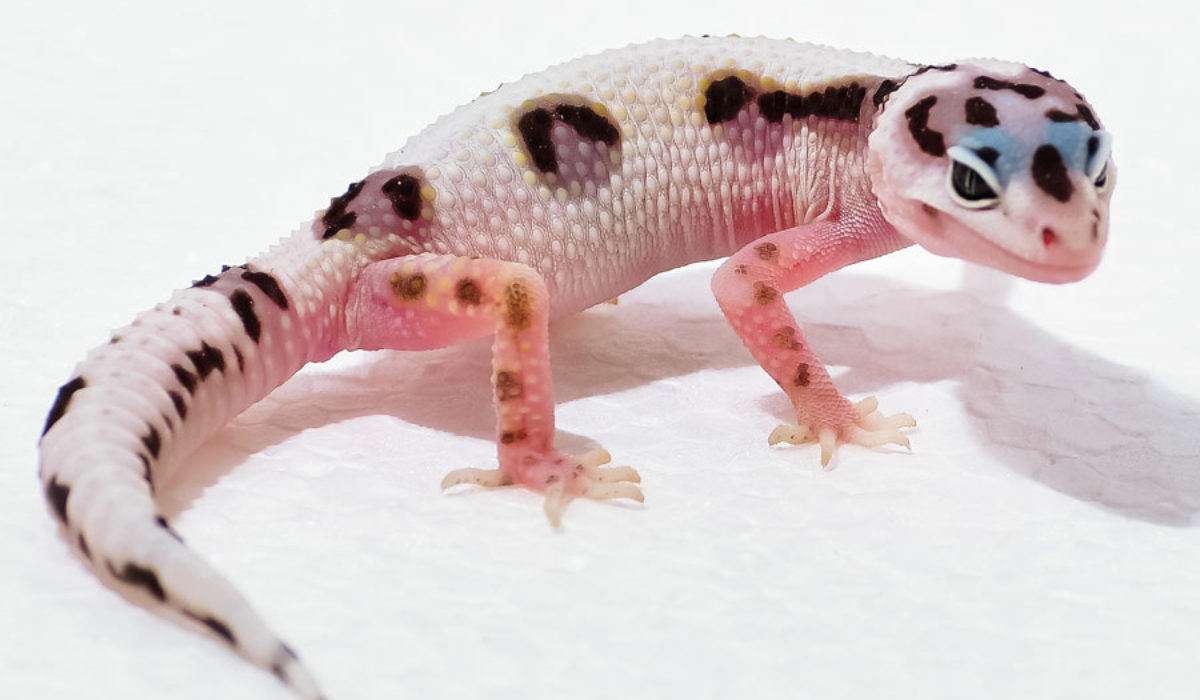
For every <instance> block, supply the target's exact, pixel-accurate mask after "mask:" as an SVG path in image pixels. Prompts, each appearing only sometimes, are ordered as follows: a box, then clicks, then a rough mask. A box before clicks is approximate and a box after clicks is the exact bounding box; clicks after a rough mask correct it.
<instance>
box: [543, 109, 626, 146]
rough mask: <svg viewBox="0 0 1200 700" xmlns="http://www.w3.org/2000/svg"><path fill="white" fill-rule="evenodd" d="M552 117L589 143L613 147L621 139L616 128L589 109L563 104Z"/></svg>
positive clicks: (555, 110)
mask: <svg viewBox="0 0 1200 700" xmlns="http://www.w3.org/2000/svg"><path fill="white" fill-rule="evenodd" d="M554 116H556V117H558V120H559V121H561V122H562V123H563V124H566V125H567V126H569V127H571V128H572V129H574V130H575V133H577V134H579V135H580V136H582V137H583V138H585V139H587V140H589V141H601V142H603V143H604V144H606V145H608V146H613V145H615V144H616V143H617V141H619V140H620V138H621V132H619V131H617V127H616V126H615V125H613V123H612V122H610V121H609V120H608V119H605V118H604V117H602V116H600V115H599V114H597V113H596V111H595V110H594V109H592V108H591V107H580V106H578V105H567V104H563V105H559V106H557V107H555V108H554Z"/></svg>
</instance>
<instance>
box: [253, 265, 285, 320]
mask: <svg viewBox="0 0 1200 700" xmlns="http://www.w3.org/2000/svg"><path fill="white" fill-rule="evenodd" d="M242 279H244V280H246V281H247V282H249V283H250V284H252V285H254V286H255V287H258V290H259V291H260V292H262V293H263V294H266V295H267V298H268V299H270V300H271V301H273V302H275V305H276V306H278V307H279V308H280V309H283V310H284V311H287V308H288V300H287V297H286V296H284V294H283V289H282V288H280V286H279V281H278V280H276V279H275V278H274V277H272V276H271V275H270V274H268V273H266V272H253V271H251V270H246V271H245V272H243V273H242Z"/></svg>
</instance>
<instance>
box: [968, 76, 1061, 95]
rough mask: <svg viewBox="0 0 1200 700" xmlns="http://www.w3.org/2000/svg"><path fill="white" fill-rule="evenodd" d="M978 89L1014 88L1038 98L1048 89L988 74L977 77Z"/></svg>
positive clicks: (1014, 90) (976, 86)
mask: <svg viewBox="0 0 1200 700" xmlns="http://www.w3.org/2000/svg"><path fill="white" fill-rule="evenodd" d="M975 89H976V90H1012V91H1013V92H1015V93H1017V94H1018V95H1020V96H1021V97H1024V98H1026V99H1029V100H1036V99H1037V98H1039V97H1041V96H1042V95H1045V94H1046V89H1045V88H1043V87H1041V86H1038V85H1030V84H1029V83H1014V82H1012V81H1010V80H1000V79H998V78H992V77H989V76H986V75H981V76H979V77H978V78H975Z"/></svg>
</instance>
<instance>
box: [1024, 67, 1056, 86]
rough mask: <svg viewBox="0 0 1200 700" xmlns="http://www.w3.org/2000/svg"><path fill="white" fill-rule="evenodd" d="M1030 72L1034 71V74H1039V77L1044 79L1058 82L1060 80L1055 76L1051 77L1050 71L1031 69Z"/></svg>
mask: <svg viewBox="0 0 1200 700" xmlns="http://www.w3.org/2000/svg"><path fill="white" fill-rule="evenodd" d="M1029 70H1031V71H1033V72H1034V73H1037V74H1038V75H1040V76H1042V77H1043V78H1049V79H1051V80H1058V78H1055V77H1054V76H1053V75H1051V74H1050V71H1048V70H1038V69H1037V68H1030V69H1029ZM1058 82H1060V83H1061V82H1062V81H1061V80H1058Z"/></svg>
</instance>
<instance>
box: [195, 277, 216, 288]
mask: <svg viewBox="0 0 1200 700" xmlns="http://www.w3.org/2000/svg"><path fill="white" fill-rule="evenodd" d="M219 279H221V278H220V277H217V276H216V275H205V276H204V277H202V278H200V279H198V280H196V281H195V282H192V286H193V287H211V286H213V285H214V284H216V283H217V280H219Z"/></svg>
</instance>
